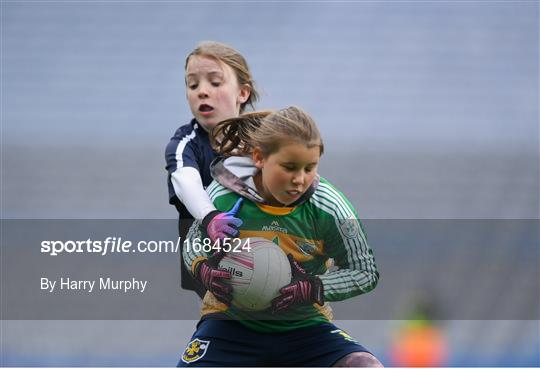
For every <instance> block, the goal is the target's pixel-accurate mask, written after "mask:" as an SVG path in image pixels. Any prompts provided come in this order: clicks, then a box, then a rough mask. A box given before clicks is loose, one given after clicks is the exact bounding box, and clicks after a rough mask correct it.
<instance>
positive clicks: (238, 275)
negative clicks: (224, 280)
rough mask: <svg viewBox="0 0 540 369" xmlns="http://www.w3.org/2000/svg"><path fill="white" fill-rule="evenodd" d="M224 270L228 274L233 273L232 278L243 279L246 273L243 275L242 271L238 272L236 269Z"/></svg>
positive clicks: (228, 268)
mask: <svg viewBox="0 0 540 369" xmlns="http://www.w3.org/2000/svg"><path fill="white" fill-rule="evenodd" d="M220 269H223V270H226V271H227V272H229V273H231V277H243V276H244V273H242V271H241V270H236V268H234V267H227V268H220Z"/></svg>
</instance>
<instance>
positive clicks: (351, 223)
mask: <svg viewBox="0 0 540 369" xmlns="http://www.w3.org/2000/svg"><path fill="white" fill-rule="evenodd" d="M339 228H340V229H341V232H342V233H343V235H344V236H345V237H347V238H356V237H358V234H359V233H360V224H358V220H356V219H354V218H353V219H340V221H339Z"/></svg>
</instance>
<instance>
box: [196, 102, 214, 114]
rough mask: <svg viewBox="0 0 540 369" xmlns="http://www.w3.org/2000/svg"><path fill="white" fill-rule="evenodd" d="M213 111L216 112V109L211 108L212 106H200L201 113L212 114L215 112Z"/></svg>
mask: <svg viewBox="0 0 540 369" xmlns="http://www.w3.org/2000/svg"><path fill="white" fill-rule="evenodd" d="M213 110H214V108H213V107H211V106H210V105H208V104H201V105H200V106H199V111H200V112H201V113H210V112H211V111H213Z"/></svg>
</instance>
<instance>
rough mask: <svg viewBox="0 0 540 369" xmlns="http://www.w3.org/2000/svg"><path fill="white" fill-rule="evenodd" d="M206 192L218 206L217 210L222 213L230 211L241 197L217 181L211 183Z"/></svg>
mask: <svg viewBox="0 0 540 369" xmlns="http://www.w3.org/2000/svg"><path fill="white" fill-rule="evenodd" d="M206 192H207V193H208V196H209V197H210V200H211V201H212V203H213V204H214V205H215V206H216V209H218V210H222V211H224V210H229V208H230V207H231V206H233V205H234V203H235V202H236V200H238V197H240V195H238V194H237V193H234V192H233V191H231V190H229V189H228V188H226V187H224V186H223V185H221V184H219V183H218V182H217V181H213V182H212V183H210V185H209V186H208V188H207V189H206Z"/></svg>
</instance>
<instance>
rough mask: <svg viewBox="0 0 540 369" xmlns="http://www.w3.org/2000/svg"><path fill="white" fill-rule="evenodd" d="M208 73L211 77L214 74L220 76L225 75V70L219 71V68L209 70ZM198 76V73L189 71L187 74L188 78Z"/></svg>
mask: <svg viewBox="0 0 540 369" xmlns="http://www.w3.org/2000/svg"><path fill="white" fill-rule="evenodd" d="M207 75H209V76H211V77H212V76H219V77H223V76H224V74H223V72H222V71H218V70H216V71H211V72H208V73H207ZM196 76H198V73H189V74H188V75H186V78H188V77H196Z"/></svg>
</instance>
